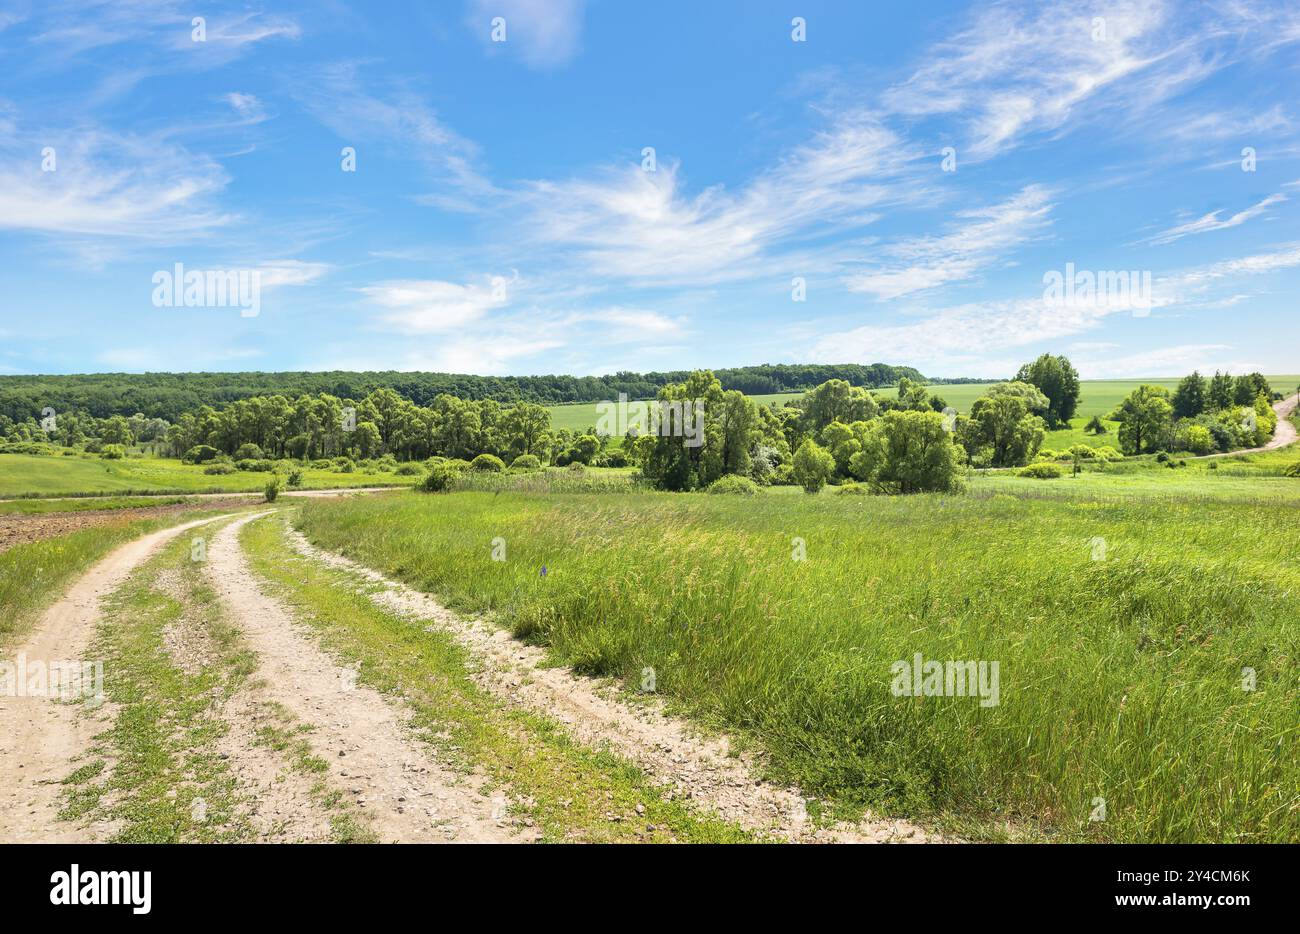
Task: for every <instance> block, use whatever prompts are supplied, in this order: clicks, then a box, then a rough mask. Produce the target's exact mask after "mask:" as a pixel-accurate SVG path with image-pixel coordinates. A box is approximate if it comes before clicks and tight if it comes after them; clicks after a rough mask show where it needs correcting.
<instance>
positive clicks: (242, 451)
mask: <svg viewBox="0 0 1300 934" xmlns="http://www.w3.org/2000/svg"><path fill="white" fill-rule="evenodd" d="M264 456H265V455H264V454H263V453H262V449H261V448H259V447H258V446H257V445H256V444H253V443H252V442H251V441H250V442H248V443H246V444H241V445H240V446H239V447H238V448H237V449H236V450H235V460H237V461H248V460H253V461H260V460H261V459H262V458H263V457H264Z"/></svg>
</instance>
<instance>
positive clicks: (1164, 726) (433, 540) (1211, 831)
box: [299, 481, 1300, 841]
mask: <svg viewBox="0 0 1300 934" xmlns="http://www.w3.org/2000/svg"><path fill="white" fill-rule="evenodd" d="M1026 482H1028V481H1026ZM1054 482H1056V483H1063V482H1066V481H1054ZM299 521H300V524H301V527H302V528H303V529H304V531H305V532H306V533H307V534H308V535H309V536H310V537H311V538H312V539H313V540H314V541H316V542H318V543H320V544H321V545H324V546H325V547H328V548H332V549H335V550H338V551H342V552H345V553H347V554H349V555H351V556H353V557H356V558H358V559H359V560H362V561H364V562H366V563H368V564H370V565H371V566H374V567H376V568H379V569H381V570H383V571H385V572H387V573H390V574H394V575H397V576H399V577H401V578H404V579H405V580H407V581H409V582H411V583H413V584H415V585H416V586H419V587H421V588H423V589H426V590H429V591H432V592H434V593H437V594H439V595H440V596H441V597H442V598H443V599H444V600H445V601H447V602H448V603H450V604H451V605H453V606H455V607H457V608H460V609H463V610H472V611H473V610H494V611H497V612H498V613H499V614H500V615H501V617H502V619H503V620H504V621H505V622H507V623H508V624H509V625H511V626H512V627H513V629H514V630H515V632H516V633H517V634H519V635H521V636H524V637H527V638H530V639H534V640H538V641H542V642H546V643H548V644H549V645H551V646H552V647H553V649H554V651H555V652H556V654H557V655H558V656H559V658H561V659H563V660H565V661H567V662H569V663H572V664H574V665H576V666H577V667H578V668H579V669H580V670H582V671H584V672H589V673H592V674H612V675H618V676H622V677H625V678H631V679H632V683H634V684H635V683H638V682H639V680H640V678H641V673H642V669H643V668H645V667H652V668H654V669H655V673H656V681H657V688H658V690H659V691H660V692H661V693H665V694H667V695H668V696H669V697H670V698H671V699H673V700H674V701H676V702H678V703H679V704H680V705H681V706H683V707H684V708H686V709H687V710H689V711H690V712H692V713H693V714H695V715H696V716H698V717H700V718H702V719H704V720H705V721H708V722H710V723H714V724H717V725H721V726H725V727H727V728H729V729H731V730H733V731H736V732H738V733H739V734H741V735H742V736H750V737H753V738H755V739H757V740H759V741H760V742H761V744H762V745H763V747H765V749H766V750H767V752H768V753H769V756H770V763H771V768H772V770H773V772H774V774H775V775H776V776H777V777H779V778H783V779H792V780H797V781H798V782H800V783H801V785H802V786H803V787H804V788H805V790H806V791H807V792H809V793H811V794H814V795H817V796H818V797H820V798H823V799H824V800H827V801H829V802H830V803H831V804H832V806H833V807H835V808H837V809H839V810H842V811H853V810H857V809H860V808H862V807H866V806H871V807H875V808H877V809H882V810H887V811H891V812H893V813H899V814H938V815H954V816H959V817H962V818H965V819H974V820H976V821H997V822H1001V821H1004V820H1005V821H1010V822H1012V823H1013V824H1017V825H1020V826H1024V827H1034V828H1038V829H1041V830H1043V831H1044V832H1047V833H1049V834H1052V835H1054V838H1056V839H1069V840H1092V839H1104V840H1125V841H1135V840H1143V841H1256V840H1275V841H1276V840H1296V839H1300V768H1298V767H1297V765H1298V764H1297V751H1296V748H1297V747H1296V741H1297V718H1296V697H1297V696H1298V689H1300V677H1298V675H1297V659H1298V657H1300V625H1298V623H1297V620H1300V596H1297V595H1298V594H1300V566H1298V565H1297V562H1296V561H1295V560H1294V559H1293V557H1292V556H1293V555H1294V554H1295V553H1296V552H1297V548H1298V547H1300V526H1298V525H1297V523H1296V522H1295V518H1294V514H1293V512H1292V510H1291V509H1289V508H1285V509H1283V508H1278V507H1277V506H1275V505H1271V506H1270V505H1261V504H1252V503H1244V504H1240V503H1234V502H1218V501H1208V502H1195V503H1180V502H1178V501H1177V500H1168V501H1161V502H1158V503H1156V502H1144V501H1142V500H1140V499H1135V500H1132V501H1124V502H1115V503H1097V502H1088V501H1069V500H1060V501H1058V500H1026V499H1019V498H1016V497H1012V496H997V495H994V496H991V497H938V496H925V497H909V498H881V497H825V496H822V497H810V496H798V497H794V496H770V495H768V496H760V497H752V498H751V497H746V498H743V500H731V499H730V498H728V497H705V496H689V495H669V494H652V493H632V494H625V495H619V496H602V495H594V496H555V495H534V496H529V495H524V494H517V493H499V494H489V493H453V494H449V495H441V496H429V495H419V494H409V495H401V496H391V497H383V498H382V499H354V500H350V501H347V502H324V501H320V502H312V503H307V504H305V505H304V507H303V511H302V513H301V518H300V520H299ZM1094 537H1102V538H1104V539H1105V540H1106V543H1107V549H1106V560H1104V561H1094V560H1092V549H1091V547H1090V542H1091V540H1092V539H1093V538H1094ZM495 538H502V539H504V540H505V542H506V557H507V560H506V561H504V562H501V561H493V560H492V540H493V539H495ZM795 538H799V539H802V540H803V541H804V543H805V546H806V553H807V560H804V561H796V560H793V559H792V555H793V553H794V552H795V549H796V547H797V542H794V541H793V540H794V539H795ZM543 567H545V568H546V573H545V574H543V573H542V570H541V569H542V568H543ZM917 652H920V653H922V655H923V656H924V657H925V658H926V659H934V660H941V661H946V660H965V659H971V660H986V661H997V662H999V665H1000V674H1001V703H1000V705H999V706H996V707H989V708H985V707H981V706H980V705H979V703H978V700H977V699H974V698H969V697H923V698H908V697H895V696H893V694H892V693H891V691H890V681H891V675H890V665H891V663H893V662H894V661H896V660H904V659H911V658H912V657H913V655H914V654H915V653H917ZM1247 667H1249V668H1253V669H1254V670H1255V672H1256V678H1257V686H1256V690H1254V691H1246V690H1243V689H1242V669H1243V668H1247ZM1097 798H1104V799H1105V802H1106V809H1105V810H1106V820H1104V821H1093V820H1089V817H1090V815H1095V814H1097V813H1098V812H1097V810H1096V803H1095V799H1097Z"/></svg>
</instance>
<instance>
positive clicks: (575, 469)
mask: <svg viewBox="0 0 1300 934" xmlns="http://www.w3.org/2000/svg"><path fill="white" fill-rule="evenodd" d="M568 471H569V473H586V471H587V467H586V465H585V464H583V463H582V461H573V462H572V463H570V464H569V466H568Z"/></svg>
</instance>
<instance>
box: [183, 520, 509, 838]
mask: <svg viewBox="0 0 1300 934" xmlns="http://www.w3.org/2000/svg"><path fill="white" fill-rule="evenodd" d="M269 514H270V513H269V512H261V513H255V514H253V515H251V516H246V517H243V518H240V519H237V520H236V521H234V522H231V523H230V524H228V525H227V526H225V527H224V528H223V529H222V530H221V531H220V532H218V533H217V534H216V535H215V536H214V538H213V540H212V543H211V545H210V547H209V549H208V561H207V573H208V574H209V579H210V581H211V583H212V585H213V587H214V589H215V590H216V591H217V593H218V595H219V596H220V598H221V599H222V600H223V601H224V603H225V604H226V608H227V610H228V611H229V618H230V620H231V622H232V624H233V625H235V626H236V627H237V628H238V629H239V630H240V631H241V632H242V633H243V636H244V640H245V641H246V642H247V644H248V646H249V647H250V648H251V649H252V650H253V651H254V652H255V653H256V654H257V656H258V658H259V669H258V672H257V673H256V675H255V677H258V678H260V679H261V680H262V682H263V685H262V686H261V688H260V689H259V694H260V695H263V696H265V698H266V699H267V700H269V701H271V702H273V703H277V704H280V705H282V706H283V707H284V708H285V709H287V710H289V711H290V712H291V713H292V714H293V715H294V716H295V717H296V718H297V719H298V720H299V721H301V722H302V723H305V724H308V725H310V726H311V727H313V728H314V729H313V732H312V733H311V734H310V741H311V744H312V746H313V748H314V751H315V752H316V754H317V755H318V756H320V757H321V758H322V759H324V760H326V761H327V762H328V764H329V769H330V772H329V779H330V781H331V783H333V784H336V785H338V786H339V787H341V788H345V789H347V790H348V791H349V793H350V795H351V796H352V799H353V802H354V803H356V804H357V805H358V806H359V807H360V808H361V811H362V813H363V814H365V815H366V816H367V817H368V819H369V822H370V826H371V829H373V830H374V831H375V833H376V834H377V835H378V836H379V839H380V840H381V841H382V842H385V843H388V842H394V843H414V842H480V843H503V842H524V841H525V840H527V839H528V837H527V836H525V835H523V834H520V833H517V832H515V830H514V829H513V828H512V827H510V826H509V822H508V820H507V819H506V818H505V817H504V815H501V816H498V815H496V814H494V813H493V810H494V809H493V803H492V801H491V800H490V799H489V798H488V797H487V796H485V795H483V794H481V793H480V792H479V790H478V789H479V787H480V784H481V780H480V779H478V778H476V777H474V776H461V775H457V774H455V773H454V772H452V771H450V770H448V769H447V768H446V767H445V766H444V765H442V764H441V763H439V762H438V761H437V760H436V758H435V757H434V755H433V754H432V751H431V750H430V749H429V748H428V747H427V746H426V745H425V744H424V743H422V742H421V741H420V740H418V739H416V738H415V737H413V736H412V735H411V731H410V730H409V729H408V728H407V725H406V721H407V719H408V716H407V712H406V711H405V710H403V709H401V707H400V705H398V704H394V703H392V702H390V701H389V700H388V699H386V698H385V697H384V696H382V695H381V694H379V693H378V692H377V691H375V690H373V689H372V688H370V687H367V686H365V685H362V684H357V683H356V681H355V676H354V674H353V673H352V672H350V671H349V670H348V669H345V668H341V667H340V666H338V665H337V664H336V663H335V662H334V661H333V660H332V659H331V658H330V657H329V656H328V655H327V654H326V653H325V652H324V651H323V650H322V649H320V648H318V647H317V645H316V642H315V640H314V639H313V638H311V637H310V636H309V635H307V634H306V632H305V631H304V630H303V629H302V628H301V627H300V624H299V623H298V621H297V620H296V619H295V618H294V617H293V616H292V614H291V613H290V612H289V611H288V610H286V609H285V608H284V607H283V606H282V605H281V604H280V603H279V602H278V601H277V600H275V599H273V598H271V597H269V596H267V595H266V594H264V593H263V592H262V591H261V590H260V589H259V587H258V584H257V578H256V576H255V575H254V573H253V571H252V569H251V568H250V567H249V564H248V561H247V559H246V558H245V557H244V555H243V553H242V551H241V549H240V545H239V537H238V536H239V531H240V529H242V528H243V527H244V525H245V524H247V523H248V522H251V521H253V520H255V519H259V518H262V517H264V516H267V515H269Z"/></svg>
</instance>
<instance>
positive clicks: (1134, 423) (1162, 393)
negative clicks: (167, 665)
mask: <svg viewBox="0 0 1300 934" xmlns="http://www.w3.org/2000/svg"><path fill="white" fill-rule="evenodd" d="M1173 412H1174V407H1173V405H1171V404H1170V402H1169V390H1167V389H1165V388H1164V387H1162V386H1152V385H1150V384H1147V383H1144V384H1143V385H1141V386H1139V387H1138V388H1137V389H1134V390H1133V391H1132V392H1131V393H1129V395H1128V398H1126V399H1125V400H1124V401H1123V402H1121V403H1120V404H1119V408H1117V409H1116V410H1115V415H1116V417H1117V419H1118V421H1119V422H1120V426H1119V446H1120V450H1122V451H1123V452H1124V453H1125V454H1142V453H1144V452H1150V451H1154V450H1156V449H1157V448H1158V447H1160V446H1161V445H1162V444H1163V443H1164V441H1165V439H1166V438H1167V437H1168V436H1169V430H1170V424H1171V420H1172V418H1173Z"/></svg>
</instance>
